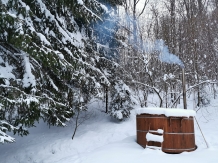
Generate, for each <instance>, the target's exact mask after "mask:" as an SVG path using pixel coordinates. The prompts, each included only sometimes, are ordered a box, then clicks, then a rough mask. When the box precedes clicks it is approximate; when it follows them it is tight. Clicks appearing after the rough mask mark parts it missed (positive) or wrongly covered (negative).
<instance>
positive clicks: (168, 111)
mask: <svg viewBox="0 0 218 163" xmlns="http://www.w3.org/2000/svg"><path fill="white" fill-rule="evenodd" d="M136 114H137V115H140V114H155V115H161V114H163V115H165V116H167V117H194V116H195V115H196V112H195V111H194V110H185V109H178V108H151V107H149V108H137V109H136Z"/></svg>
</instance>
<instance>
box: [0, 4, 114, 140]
mask: <svg viewBox="0 0 218 163" xmlns="http://www.w3.org/2000/svg"><path fill="white" fill-rule="evenodd" d="M109 15H110V13H109V12H108V9H107V7H106V6H105V5H103V4H101V3H99V2H98V1H96V0H87V1H82V0H73V1H72V0H71V1H67V0H64V1H62V0H52V1H51V0H36V1H29V0H4V1H1V2H0V21H1V24H0V39H1V44H0V47H1V48H0V49H1V52H0V54H1V56H0V61H1V63H0V69H1V75H0V82H1V83H0V89H1V91H0V92H1V93H0V97H1V98H0V111H1V117H0V131H1V133H0V136H1V142H5V141H6V142H13V141H14V139H13V138H11V137H9V136H8V135H7V134H6V131H7V130H9V131H10V130H13V131H14V132H17V133H19V134H20V135H25V134H28V131H27V129H26V128H25V127H26V126H27V127H30V126H33V124H34V122H35V121H37V120H39V118H43V119H44V120H45V121H46V122H47V123H48V124H49V125H61V126H65V125H66V124H65V122H66V121H68V120H69V119H70V118H71V117H72V116H73V115H74V111H75V109H81V110H86V109H87V108H86V104H87V103H88V101H89V100H90V99H92V98H93V97H100V96H102V90H103V87H104V85H105V83H106V85H110V82H109V80H108V79H107V78H108V76H107V74H105V73H104V69H103V68H100V67H98V63H99V62H100V61H101V60H100V58H104V57H105V55H103V54H104V53H103V52H99V51H98V49H97V46H96V45H97V44H96V42H97V41H96V42H95V41H94V40H95V39H94V38H96V37H97V34H95V32H93V31H94V29H93V28H94V27H96V25H93V22H96V23H99V22H104V19H105V18H106V17H108V16H109ZM105 27H106V26H104V27H103V26H102V27H99V29H101V28H105ZM107 30H108V31H109V30H110V29H107ZM90 32H91V33H92V34H91V33H90ZM90 34H91V35H90ZM99 40H100V39H99ZM93 42H95V44H91V43H93ZM102 42H103V41H101V42H97V43H102ZM90 47H91V48H90ZM91 49H92V50H91ZM100 54H101V55H100ZM111 54H112V53H111ZM81 98H82V99H83V100H82V101H81Z"/></svg>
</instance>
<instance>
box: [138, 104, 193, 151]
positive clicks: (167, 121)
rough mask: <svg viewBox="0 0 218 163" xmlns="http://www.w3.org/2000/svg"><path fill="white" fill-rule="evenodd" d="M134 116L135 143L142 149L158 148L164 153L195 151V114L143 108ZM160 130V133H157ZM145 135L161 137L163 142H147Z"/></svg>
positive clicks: (189, 111) (175, 110) (179, 110)
mask: <svg viewBox="0 0 218 163" xmlns="http://www.w3.org/2000/svg"><path fill="white" fill-rule="evenodd" d="M137 114H138V115H137V116H136V130H137V143H138V144H140V145H141V146H143V147H144V148H146V147H147V146H148V147H160V149H161V150H162V151H163V152H166V153H181V152H184V151H187V152H190V151H194V150H195V149H196V146H195V134H194V119H193V116H194V115H195V112H194V111H192V110H183V109H178V110H177V109H164V108H145V109H140V111H138V113H137ZM158 130H162V131H163V132H162V133H159V132H157V131H158ZM147 133H150V134H154V135H158V136H162V137H163V141H162V142H158V141H156V140H154V141H151V140H149V141H147V138H146V135H147Z"/></svg>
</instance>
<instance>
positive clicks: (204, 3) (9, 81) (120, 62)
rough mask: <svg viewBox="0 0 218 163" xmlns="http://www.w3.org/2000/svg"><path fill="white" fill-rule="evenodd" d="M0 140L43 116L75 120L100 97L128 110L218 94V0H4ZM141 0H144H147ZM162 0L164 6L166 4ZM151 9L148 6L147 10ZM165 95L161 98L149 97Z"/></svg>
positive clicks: (120, 115)
mask: <svg viewBox="0 0 218 163" xmlns="http://www.w3.org/2000/svg"><path fill="white" fill-rule="evenodd" d="M0 6H1V7H0V142H14V141H15V140H14V138H12V137H11V136H9V135H8V134H7V133H8V132H7V131H13V132H14V133H17V134H19V135H27V134H28V127H32V126H34V123H35V122H36V121H39V119H43V120H44V121H45V122H47V123H48V125H57V126H66V122H67V121H69V120H70V119H71V118H74V119H77V118H78V117H79V116H80V114H81V113H82V112H86V110H87V109H88V107H87V106H88V105H89V103H90V101H91V100H93V99H98V100H102V101H104V102H105V108H103V109H105V112H106V113H107V114H108V115H111V116H113V117H114V118H116V119H118V120H123V119H125V118H128V117H129V114H130V110H131V109H133V108H134V106H135V105H140V106H141V107H147V106H157V107H165V108H171V107H174V108H175V107H177V104H179V103H180V100H181V99H182V68H184V69H185V76H186V87H187V95H188V96H189V95H190V94H194V96H195V97H196V106H195V107H197V108H200V107H201V106H202V105H207V104H209V103H210V99H211V98H216V95H217V78H218V76H217V73H218V67H217V61H218V56H217V53H218V32H217V31H218V29H217V28H218V1H217V0H177V1H175V0H163V1H161V2H160V1H156V2H155V1H151V0H150V1H149V0H145V1H142V0H119V1H115V0H34V1H29V0H2V1H1V2H0ZM139 6H140V7H139ZM160 6H161V7H160ZM145 13H147V14H145ZM150 95H155V96H157V98H158V100H157V101H155V102H152V103H151V102H150V101H149V96H150Z"/></svg>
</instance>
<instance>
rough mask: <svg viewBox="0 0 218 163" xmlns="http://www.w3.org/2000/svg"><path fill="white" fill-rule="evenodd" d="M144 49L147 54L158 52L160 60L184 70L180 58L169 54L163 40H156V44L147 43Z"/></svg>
mask: <svg viewBox="0 0 218 163" xmlns="http://www.w3.org/2000/svg"><path fill="white" fill-rule="evenodd" d="M144 49H145V52H147V53H153V52H155V51H157V52H158V53H159V59H160V61H162V62H165V63H169V64H177V65H179V66H180V67H181V68H184V64H183V62H182V61H181V60H180V59H179V57H177V56H176V55H174V54H172V53H170V52H169V49H168V47H167V46H166V45H165V43H164V41H163V40H162V39H160V40H156V41H155V42H154V43H149V42H147V43H145V46H144Z"/></svg>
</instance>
